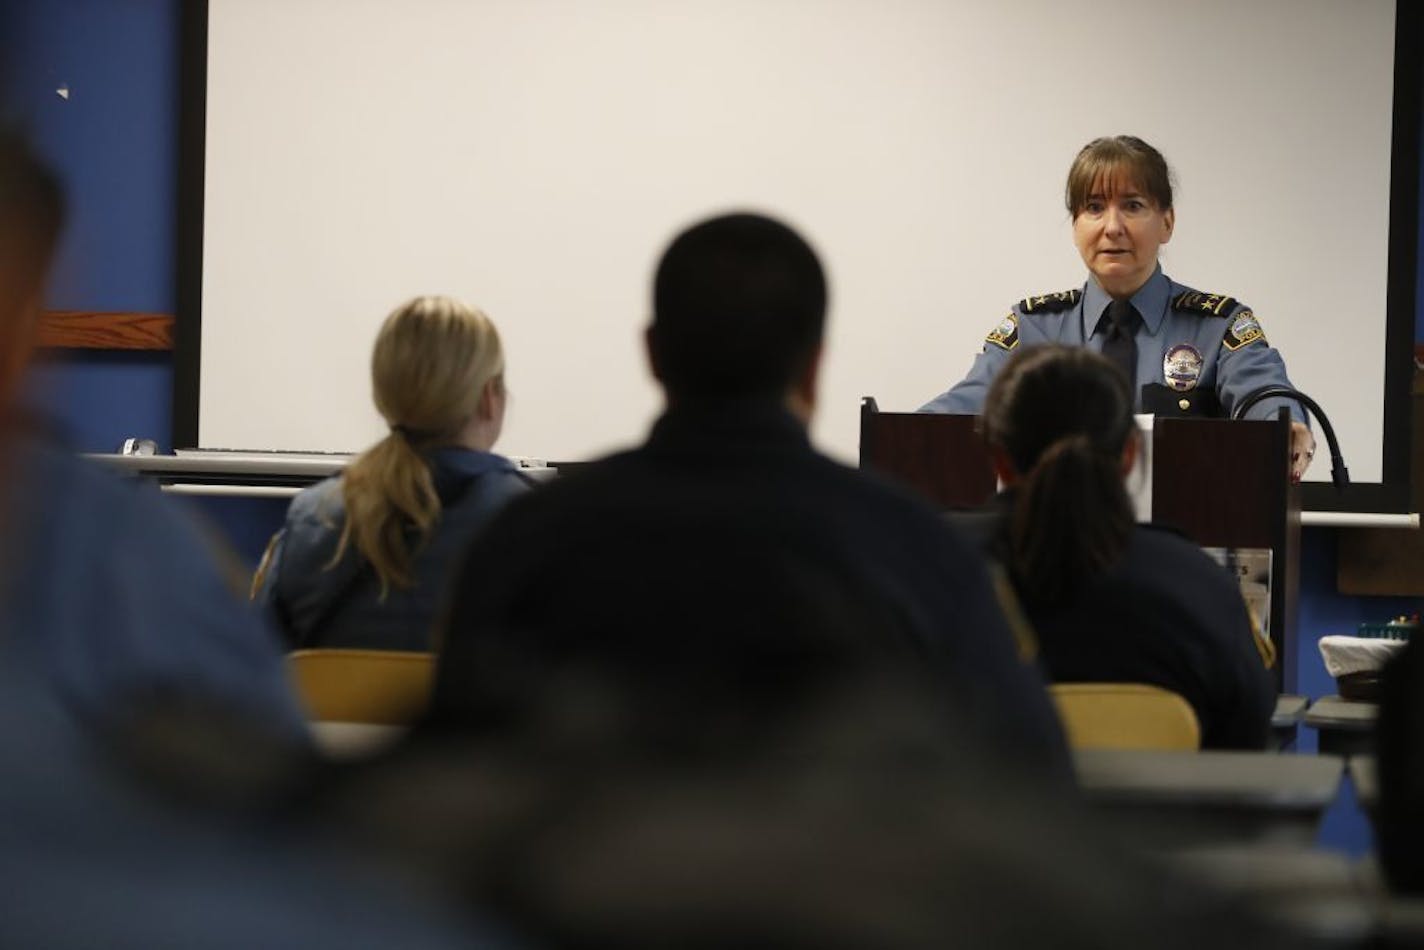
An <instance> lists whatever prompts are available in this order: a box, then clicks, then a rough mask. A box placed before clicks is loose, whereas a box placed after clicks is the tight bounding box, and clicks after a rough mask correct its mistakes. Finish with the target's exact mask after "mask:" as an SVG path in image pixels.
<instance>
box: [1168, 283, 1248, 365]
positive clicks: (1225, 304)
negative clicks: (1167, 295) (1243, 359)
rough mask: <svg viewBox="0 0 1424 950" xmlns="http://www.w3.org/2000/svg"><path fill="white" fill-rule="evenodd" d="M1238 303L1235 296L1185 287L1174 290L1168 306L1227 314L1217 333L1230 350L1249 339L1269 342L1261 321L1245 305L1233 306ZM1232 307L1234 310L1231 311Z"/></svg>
mask: <svg viewBox="0 0 1424 950" xmlns="http://www.w3.org/2000/svg"><path fill="white" fill-rule="evenodd" d="M1239 304H1240V302H1239V301H1238V300H1237V299H1236V298H1235V297H1224V296H1222V295H1221V294H1204V293H1202V292H1201V291H1198V290H1188V291H1186V292H1184V293H1180V294H1178V295H1177V296H1176V297H1175V298H1174V299H1173V300H1172V309H1173V310H1183V311H1186V312H1188V313H1204V314H1209V315H1210V316H1213V317H1230V318H1231V326H1229V327H1227V329H1226V332H1225V333H1224V334H1222V337H1221V345H1222V346H1224V347H1226V349H1227V350H1228V351H1230V352H1235V351H1236V350H1239V349H1241V348H1242V347H1243V346H1246V345H1247V344H1250V343H1265V344H1266V345H1267V346H1269V345H1270V344H1269V343H1267V341H1266V331H1265V330H1263V329H1261V321H1260V320H1257V319H1256V315H1255V314H1254V313H1252V312H1251V311H1250V310H1247V309H1246V308H1245V307H1242V308H1241V309H1240V310H1236V308H1237V306H1239ZM1233 310H1235V311H1236V312H1235V313H1232V311H1233Z"/></svg>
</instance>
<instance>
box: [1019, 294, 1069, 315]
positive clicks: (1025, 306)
mask: <svg viewBox="0 0 1424 950" xmlns="http://www.w3.org/2000/svg"><path fill="white" fill-rule="evenodd" d="M1082 296H1083V292H1082V291H1081V290H1077V289H1074V290H1060V291H1059V292H1058V293H1056V294H1039V295H1038V296H1037V297H1025V298H1024V299H1022V300H1020V301H1019V309H1020V310H1022V311H1023V312H1024V313H1058V312H1060V311H1062V310H1067V309H1068V308H1069V307H1071V306H1073V305H1074V304H1076V303H1077V302H1078V300H1079V298H1081V297H1082Z"/></svg>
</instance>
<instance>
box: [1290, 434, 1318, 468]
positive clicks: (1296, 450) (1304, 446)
mask: <svg viewBox="0 0 1424 950" xmlns="http://www.w3.org/2000/svg"><path fill="white" fill-rule="evenodd" d="M1313 458H1315V436H1313V435H1311V434H1310V429H1308V428H1307V427H1306V426H1305V424H1304V423H1300V422H1292V423H1291V481H1292V482H1298V481H1300V477H1301V476H1302V475H1304V474H1305V470H1306V469H1307V468H1309V467H1310V460H1311V459H1313Z"/></svg>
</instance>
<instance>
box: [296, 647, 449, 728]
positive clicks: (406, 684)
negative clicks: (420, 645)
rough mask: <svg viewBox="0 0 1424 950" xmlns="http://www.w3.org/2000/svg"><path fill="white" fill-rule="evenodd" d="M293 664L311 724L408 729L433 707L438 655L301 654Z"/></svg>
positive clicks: (385, 652)
mask: <svg viewBox="0 0 1424 950" xmlns="http://www.w3.org/2000/svg"><path fill="white" fill-rule="evenodd" d="M287 662H288V664H289V668H290V669H291V673H292V679H293V682H294V684H295V687H296V690H297V694H298V696H300V697H301V700H302V703H303V704H304V705H305V706H306V710H307V718H308V719H311V720H316V721H332V722H369V723H380V724H384V725H403V724H407V723H410V722H413V721H415V719H416V718H417V717H419V716H420V714H421V713H422V712H424V711H425V708H426V706H427V705H429V703H430V690H431V686H432V684H433V680H434V676H435V654H433V653H411V652H405V651H399V650H338V649H330V650H325V649H323V650H297V651H296V652H295V653H291V654H288V656H287Z"/></svg>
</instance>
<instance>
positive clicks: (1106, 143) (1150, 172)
mask: <svg viewBox="0 0 1424 950" xmlns="http://www.w3.org/2000/svg"><path fill="white" fill-rule="evenodd" d="M1124 179H1126V180H1127V181H1130V182H1132V183H1134V184H1135V185H1137V187H1138V188H1140V189H1142V192H1143V194H1145V195H1146V196H1147V197H1149V198H1151V199H1152V200H1153V201H1154V202H1156V203H1157V208H1158V210H1160V211H1169V210H1171V208H1172V172H1171V170H1170V169H1169V168H1168V167H1167V160H1166V159H1165V158H1163V157H1162V153H1161V152H1159V151H1157V150H1156V149H1155V148H1153V147H1152V146H1151V145H1148V144H1147V143H1146V142H1144V141H1142V139H1140V138H1137V137H1136V136H1134V135H1109V136H1105V137H1103V138H1099V139H1093V140H1092V141H1091V142H1089V143H1088V144H1087V145H1084V146H1083V148H1082V149H1081V150H1080V151H1079V152H1078V157H1077V158H1075V159H1073V167H1072V168H1070V169H1068V186H1067V188H1066V189H1064V196H1063V197H1064V202H1065V203H1066V204H1067V206H1068V214H1069V215H1071V216H1072V217H1074V218H1076V217H1078V214H1079V212H1081V211H1082V210H1083V208H1084V206H1086V205H1087V203H1088V198H1089V196H1091V195H1092V194H1093V193H1094V191H1099V192H1111V191H1112V190H1113V189H1114V188H1115V187H1117V186H1120V185H1121V184H1122V182H1123V180H1124Z"/></svg>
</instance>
